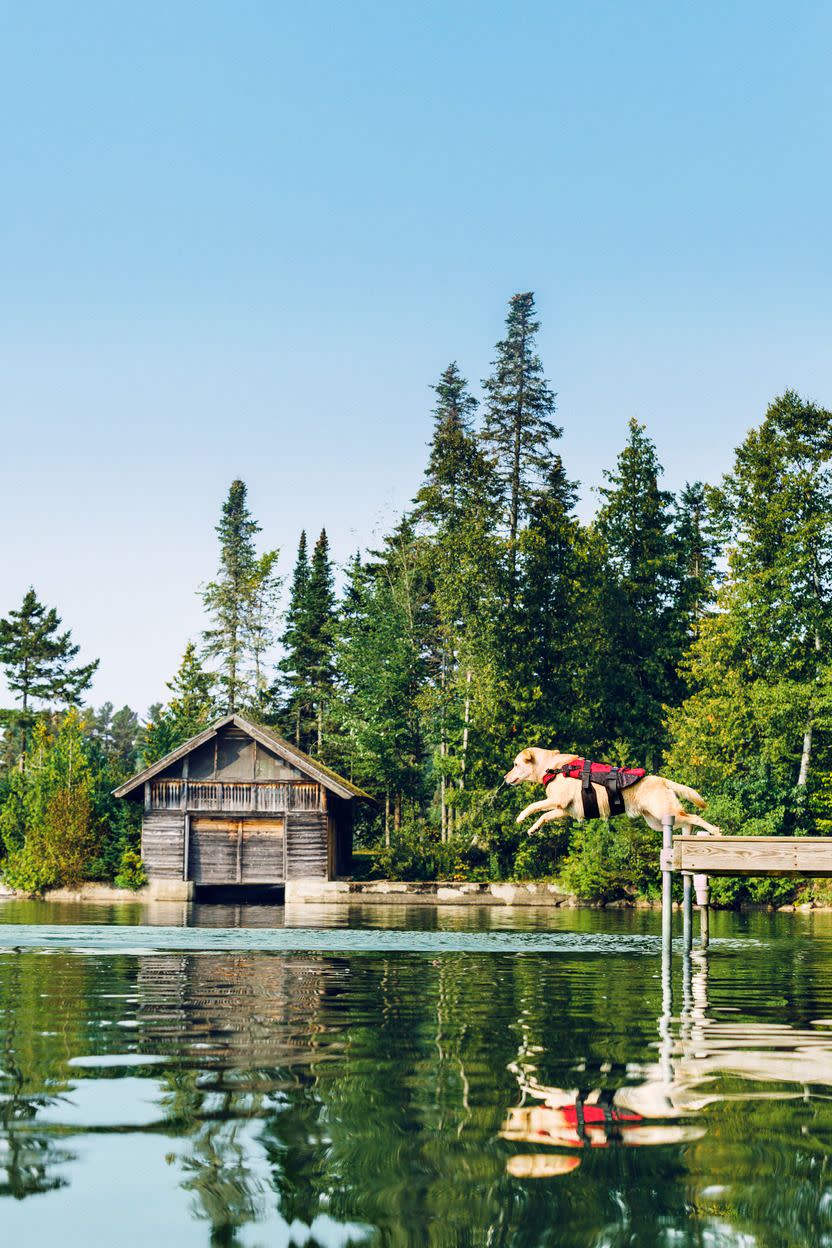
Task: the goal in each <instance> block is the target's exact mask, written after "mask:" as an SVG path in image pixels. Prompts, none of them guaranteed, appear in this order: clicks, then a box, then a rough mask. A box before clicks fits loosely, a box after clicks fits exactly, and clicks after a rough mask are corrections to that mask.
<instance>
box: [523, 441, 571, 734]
mask: <svg viewBox="0 0 832 1248" xmlns="http://www.w3.org/2000/svg"><path fill="white" fill-rule="evenodd" d="M576 501H577V489H576V486H575V483H574V482H572V481H570V480H569V478H568V477H567V475H566V472H565V470H564V467H563V463H562V461H561V458H560V456H559V455H555V456H554V457H553V459H552V462H551V465H550V467H549V470H548V472H547V474H546V478H545V480H544V482H543V484H542V486H541V487H540V488H539V489H538V490H537V492H536V493H535V495H534V496H533V498H532V500H531V503H530V507H529V522H528V525H527V527H526V528H525V530H523V532H522V533H521V544H520V548H521V553H522V569H521V582H520V583H521V600H522V614H521V622H520V644H519V646H518V649H517V656H518V660H519V663H518V668H517V674H518V677H519V678H520V679H521V680H522V681H523V682H524V684H525V685H526V687H528V688H532V689H534V690H535V691H536V692H537V704H536V706H535V710H534V718H535V720H536V724H535V725H533V726H530V727H531V737H532V739H542V740H549V741H552V742H560V743H561V744H562V747H563V748H568V747H569V744H570V742H571V741H572V740H573V739H574V722H573V721H574V709H575V705H576V702H577V699H578V698H579V697H580V692H581V691H579V690H578V689H577V688H576V686H575V684H574V674H575V670H576V664H577V663H578V662H579V659H578V655H577V653H576V651H577V646H578V641H577V633H576V626H577V606H578V600H579V598H578V583H579V580H580V578H581V575H582V571H583V564H582V558H581V554H582V551H581V548H580V543H579V534H580V525H579V523H578V521H577V519H576V517H575V504H576Z"/></svg>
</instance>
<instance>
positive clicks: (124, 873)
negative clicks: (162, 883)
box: [113, 846, 147, 892]
mask: <svg viewBox="0 0 832 1248" xmlns="http://www.w3.org/2000/svg"><path fill="white" fill-rule="evenodd" d="M113 883H114V884H116V885H117V887H118V888H129V889H132V890H133V891H134V892H135V891H136V889H139V888H143V887H144V885H145V884H146V883H147V872H146V871H145V869H144V863H143V862H142V857H141V854H140V853H139V852H138V850H136V849H131V848H130V846H127V847H126V848H125V849H124V851H123V853H122V855H121V861H120V863H119V869H118V873H117V875H116V877H115V879H114V881H113Z"/></svg>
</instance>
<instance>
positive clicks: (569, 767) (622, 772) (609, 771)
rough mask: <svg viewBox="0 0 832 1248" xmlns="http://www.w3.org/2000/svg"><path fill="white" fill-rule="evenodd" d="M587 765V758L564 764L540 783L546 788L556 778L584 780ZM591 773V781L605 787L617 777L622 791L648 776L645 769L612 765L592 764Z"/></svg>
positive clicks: (575, 759)
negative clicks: (610, 780) (564, 777)
mask: <svg viewBox="0 0 832 1248" xmlns="http://www.w3.org/2000/svg"><path fill="white" fill-rule="evenodd" d="M586 765H587V760H586V759H585V758H573V759H572V760H571V762H568V763H564V765H563V766H562V767H555V768H554V770H553V771H547V772H546V773H545V774H544V776H543V779H542V780H541V782H540V783H541V784H542V785H543V787H544V788H545V787H546V785H547V784H551V782H552V781H553V780H554V779H555V777H556V776H566V777H568V779H570V780H582V779H583V778H584V769H585V768H586ZM589 772H590V781H591V783H593V784H604V785H605V784H607V783H608V781H609V779H610V778H611V777H613V778H615V777H617V779H618V788H620V789H628V788H629V787H630V785H631V784H637V783H638V781H639V780H643V779H644V777H645V776H646V775H647V771H646V770H645V768H644V767H614V766H613V765H612V763H590V764H589Z"/></svg>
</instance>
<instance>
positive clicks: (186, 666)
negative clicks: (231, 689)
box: [142, 641, 217, 766]
mask: <svg viewBox="0 0 832 1248" xmlns="http://www.w3.org/2000/svg"><path fill="white" fill-rule="evenodd" d="M167 688H168V689H169V690H170V693H171V697H170V700H169V701H168V703H167V705H165V706H159V707H155V708H154V707H151V710H150V712H149V716H150V719H149V722H148V723H147V725H146V726H145V735H144V745H143V748H142V757H143V761H144V765H145V766H148V765H149V764H150V763H155V762H156V761H157V759H160V758H164V756H165V755H166V754H169V753H170V751H171V750H175V749H176V748H177V746H179V745H181V744H182V742H183V741H187V740H188V738H189V737H194V736H196V734H197V733H198V732H202V730H203V728H207V727H208V725H209V724H210V723H211V721H212V720H213V719H215V718H216V716H217V704H216V701H215V698H214V690H215V688H216V677H215V676H214V675H213V673H212V672H207V671H205V669H204V668H203V667H202V665H201V664H200V661H199V656H198V654H197V649H196V646H195V645H194V643H193V642H192V641H189V642H188V644H187V646H186V647H185V653H184V654H183V655H182V662H181V664H180V665H179V670H178V671H177V673H176V675H175V676H174V677H173V679H172V680H170V681H168V684H167ZM154 711H155V714H154Z"/></svg>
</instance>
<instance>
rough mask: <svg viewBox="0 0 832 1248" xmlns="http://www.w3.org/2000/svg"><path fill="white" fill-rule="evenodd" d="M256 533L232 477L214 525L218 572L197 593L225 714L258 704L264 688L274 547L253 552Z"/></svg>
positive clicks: (274, 591) (275, 585) (240, 486)
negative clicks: (206, 620)
mask: <svg viewBox="0 0 832 1248" xmlns="http://www.w3.org/2000/svg"><path fill="white" fill-rule="evenodd" d="M259 532H260V526H259V525H258V524H257V523H256V522H255V520H254V519H253V517H252V515H251V513H250V511H249V509H248V501H247V490H246V486H245V483H244V482H243V481H232V483H231V487H230V489H229V491H228V497H227V499H226V501H225V503H224V504H223V508H222V515H221V516H220V522H219V524H218V525H217V536H218V537H219V540H220V562H219V570H218V573H217V577H216V579H215V580H213V581H209V582H208V584H207V585H206V586H205V587H204V589H203V591H202V600H203V604H204V606H205V610H206V611H207V612H208V614H209V615H210V616H211V620H212V625H211V627H210V628H208V629H206V631H205V633H204V634H203V640H204V652H205V657H206V658H208V659H211V660H213V661H215V662H216V663H217V664H218V674H217V681H218V685H219V689H220V693H219V697H218V700H219V703H220V705H221V707H222V709H224V710H226V711H228V712H233V711H237V710H243V709H245V708H247V707H253V706H254V707H256V706H258V705H259V704H260V701H261V698H262V695H263V693H264V690H265V673H264V670H263V664H264V657H265V654H266V652H267V651H268V649H269V646H270V645H271V642H272V638H273V632H274V619H273V614H274V612H275V610H276V600H277V596H278V593H279V580H278V579H277V576H276V573H275V565H276V563H277V551H267V552H266V553H265V554H263V555H262V556H260V557H258V555H257V551H256V548H255V542H254V539H255V536H256V535H257V534H258V533H259Z"/></svg>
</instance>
